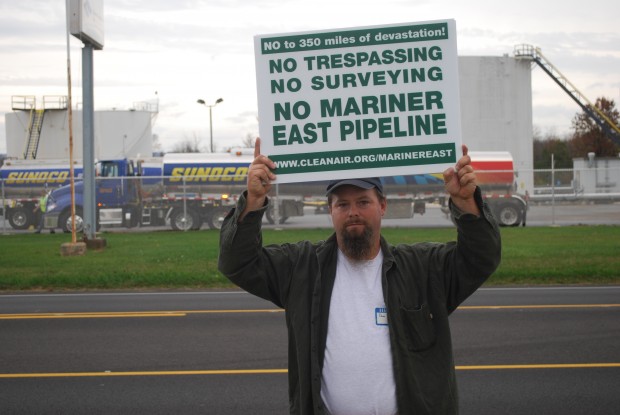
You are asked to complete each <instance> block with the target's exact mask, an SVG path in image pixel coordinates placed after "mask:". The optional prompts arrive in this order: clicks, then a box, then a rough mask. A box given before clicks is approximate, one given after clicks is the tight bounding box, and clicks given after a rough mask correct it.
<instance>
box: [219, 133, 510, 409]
mask: <svg viewBox="0 0 620 415" xmlns="http://www.w3.org/2000/svg"><path fill="white" fill-rule="evenodd" d="M463 154H464V155H463V157H462V158H461V159H460V160H459V161H458V162H457V164H456V166H455V168H454V169H448V170H446V171H445V172H444V173H443V175H444V181H445V187H446V191H447V192H448V193H449V194H450V208H451V212H452V215H453V217H454V219H455V223H456V225H457V230H458V238H457V239H458V240H457V242H452V243H447V244H438V243H421V244H414V245H399V246H391V245H390V244H388V243H387V241H385V240H384V239H383V238H382V237H381V218H382V216H383V215H384V213H385V212H386V209H387V202H386V199H385V195H384V193H383V187H382V185H381V182H380V180H378V179H377V178H367V179H355V180H354V179H352V180H336V181H332V182H330V183H329V185H328V187H327V196H328V202H329V213H330V215H331V218H332V222H333V226H334V230H335V233H334V234H333V235H332V236H331V237H330V238H329V239H327V240H326V241H322V242H317V243H311V242H308V241H304V242H298V243H295V244H284V245H271V246H264V247H263V246H262V237H261V219H262V216H263V214H264V212H265V209H266V207H267V203H268V201H267V194H268V192H269V190H270V188H271V184H270V183H271V181H272V180H274V179H275V175H274V173H273V169H274V168H275V165H274V163H273V162H272V161H271V160H269V159H268V158H267V157H265V156H264V155H261V154H260V142H259V141H257V144H256V148H255V159H254V161H253V162H252V164H251V165H250V169H249V172H248V184H247V191H245V192H244V193H243V195H242V196H241V197H240V199H239V201H238V204H237V207H236V209H234V210H233V211H231V213H229V215H228V216H227V218H226V220H225V221H224V224H223V226H222V230H221V234H220V258H219V268H220V270H221V271H222V273H223V274H224V275H226V276H227V277H228V278H229V279H230V280H231V281H232V282H234V283H235V284H237V285H239V286H240V287H241V288H243V289H245V290H247V291H249V292H250V293H253V294H255V295H257V296H259V297H262V298H265V299H267V300H270V301H272V302H273V303H274V304H276V305H277V306H279V307H283V308H284V309H285V310H286V324H287V327H288V339H289V340H288V341H289V367H288V375H289V398H290V413H291V414H330V415H340V414H348V415H352V414H362V413H363V414H377V415H384V414H390V415H391V414H396V413H398V414H399V415H406V414H415V415H420V414H433V415H437V414H456V413H458V399H457V391H456V380H455V371H454V361H453V357H452V345H451V337H450V329H449V324H448V315H449V314H450V313H451V312H452V311H454V310H455V309H456V308H457V306H458V305H459V304H460V303H461V302H463V301H464V300H465V299H466V298H467V297H468V296H469V295H471V294H472V293H473V292H474V291H475V290H476V289H477V288H478V287H479V286H480V285H482V283H483V282H484V281H485V280H486V279H487V278H488V277H489V276H490V275H491V274H492V273H493V272H494V271H495V269H496V268H497V266H498V265H499V262H500V255H501V243H500V235H499V231H498V228H497V224H496V222H495V220H494V219H493V217H492V215H491V213H490V211H489V209H488V208H487V206H486V205H485V203H484V202H483V201H482V198H481V195H480V190H479V189H478V188H477V186H476V176H475V173H474V171H473V168H472V167H471V164H470V162H471V160H470V158H469V156H468V155H467V147H466V146H463Z"/></svg>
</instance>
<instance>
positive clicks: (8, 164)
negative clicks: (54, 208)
mask: <svg viewBox="0 0 620 415" xmlns="http://www.w3.org/2000/svg"><path fill="white" fill-rule="evenodd" d="M69 166H70V163H69V161H68V160H5V162H4V164H3V165H2V166H1V167H0V179H2V183H1V185H2V206H1V207H2V212H3V214H4V215H5V218H6V219H7V220H8V221H9V224H10V225H11V227H13V229H17V230H23V229H28V228H29V227H31V226H37V225H38V223H37V215H35V214H34V210H35V208H36V206H37V204H38V203H39V200H40V198H41V196H42V195H43V194H44V193H45V192H51V191H52V190H54V189H55V188H58V187H62V186H65V185H68V184H69V180H70V178H69V177H70V168H69ZM73 168H74V177H76V178H78V179H79V178H81V176H82V165H81V162H79V161H76V162H74V165H73Z"/></svg>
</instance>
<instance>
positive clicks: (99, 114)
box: [6, 110, 153, 159]
mask: <svg viewBox="0 0 620 415" xmlns="http://www.w3.org/2000/svg"><path fill="white" fill-rule="evenodd" d="M151 115H152V113H151V112H147V111H95V158H96V159H117V158H123V157H137V156H144V157H150V156H151V154H152V152H153V137H152V132H151ZM29 117H30V113H29V112H28V111H13V112H11V113H7V114H6V136H7V156H8V157H15V158H19V159H21V158H23V153H24V148H25V145H26V143H27V138H26V137H27V134H28V122H29ZM82 148H83V147H82V111H73V156H74V158H76V159H81V158H82V151H83V150H82ZM37 158H40V159H68V158H69V120H68V112H67V111H66V110H48V111H46V113H45V117H44V119H43V128H42V129H41V139H40V141H39V150H38V153H37Z"/></svg>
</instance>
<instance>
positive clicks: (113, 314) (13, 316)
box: [0, 309, 284, 320]
mask: <svg viewBox="0 0 620 415" xmlns="http://www.w3.org/2000/svg"><path fill="white" fill-rule="evenodd" d="M282 311H284V310H281V309H264V310H187V311H136V312H93V313H28V314H0V320H24V319H45V318H127V317H185V316H187V315H188V314H225V313H279V312H282Z"/></svg>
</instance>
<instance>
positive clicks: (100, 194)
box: [44, 159, 140, 232]
mask: <svg viewBox="0 0 620 415" xmlns="http://www.w3.org/2000/svg"><path fill="white" fill-rule="evenodd" d="M95 174H96V180H95V201H96V212H97V215H96V221H97V229H99V227H100V226H101V225H116V224H118V225H121V224H127V223H131V222H132V221H136V219H135V218H136V217H137V215H138V212H139V208H137V207H138V206H139V204H140V199H139V198H140V191H139V187H140V183H139V181H138V180H134V177H135V176H136V169H135V167H134V163H133V161H131V160H127V159H121V160H104V161H99V162H97V164H96V166H95ZM83 202H84V183H83V181H76V183H75V224H76V231H78V232H81V231H82V230H83V226H84V221H83V208H82V207H83V205H84V204H83ZM44 221H45V228H49V229H53V228H60V229H62V230H63V231H64V232H71V229H72V218H71V188H70V185H67V186H62V187H60V188H57V189H54V190H53V191H52V192H51V193H50V195H49V197H48V200H47V210H46V213H45V216H44Z"/></svg>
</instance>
